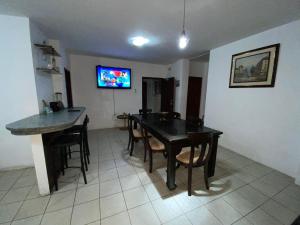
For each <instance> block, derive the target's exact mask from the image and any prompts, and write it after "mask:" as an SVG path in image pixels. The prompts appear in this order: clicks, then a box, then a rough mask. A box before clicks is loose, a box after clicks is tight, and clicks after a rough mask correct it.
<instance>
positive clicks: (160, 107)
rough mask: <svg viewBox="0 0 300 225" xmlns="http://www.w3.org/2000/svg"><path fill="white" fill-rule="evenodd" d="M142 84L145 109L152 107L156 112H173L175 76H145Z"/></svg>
mask: <svg viewBox="0 0 300 225" xmlns="http://www.w3.org/2000/svg"><path fill="white" fill-rule="evenodd" d="M142 84H143V85H142V106H143V109H151V110H152V112H154V113H156V112H162V111H164V112H173V108H174V90H175V87H174V85H175V79H174V78H168V79H164V78H152V77H143V79H142Z"/></svg>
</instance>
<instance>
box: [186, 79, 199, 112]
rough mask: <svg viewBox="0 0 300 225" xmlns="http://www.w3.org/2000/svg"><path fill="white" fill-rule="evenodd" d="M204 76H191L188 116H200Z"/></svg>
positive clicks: (187, 107) (187, 105) (187, 106)
mask: <svg viewBox="0 0 300 225" xmlns="http://www.w3.org/2000/svg"><path fill="white" fill-rule="evenodd" d="M201 89H202V78H201V77H189V83H188V93H187V104H186V118H199V112H200V101H201Z"/></svg>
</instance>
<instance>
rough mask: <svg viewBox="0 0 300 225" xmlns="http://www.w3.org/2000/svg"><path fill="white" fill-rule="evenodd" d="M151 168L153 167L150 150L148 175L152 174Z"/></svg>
mask: <svg viewBox="0 0 300 225" xmlns="http://www.w3.org/2000/svg"><path fill="white" fill-rule="evenodd" d="M152 166H153V158H152V150H151V149H149V173H152Z"/></svg>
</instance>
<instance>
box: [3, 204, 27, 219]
mask: <svg viewBox="0 0 300 225" xmlns="http://www.w3.org/2000/svg"><path fill="white" fill-rule="evenodd" d="M21 205H22V202H16V203H10V204H5V205H0V223H6V222H10V221H12V220H13V218H14V216H15V215H16V213H17V212H18V210H19V208H20V207H21Z"/></svg>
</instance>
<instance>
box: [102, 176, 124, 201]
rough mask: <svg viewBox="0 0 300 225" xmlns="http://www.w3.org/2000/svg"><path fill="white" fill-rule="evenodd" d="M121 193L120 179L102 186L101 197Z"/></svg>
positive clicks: (104, 183)
mask: <svg viewBox="0 0 300 225" xmlns="http://www.w3.org/2000/svg"><path fill="white" fill-rule="evenodd" d="M121 191H122V190H121V185H120V182H119V180H118V179H116V180H111V181H107V182H103V183H101V184H100V197H104V196H108V195H112V194H116V193H119V192H121Z"/></svg>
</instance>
